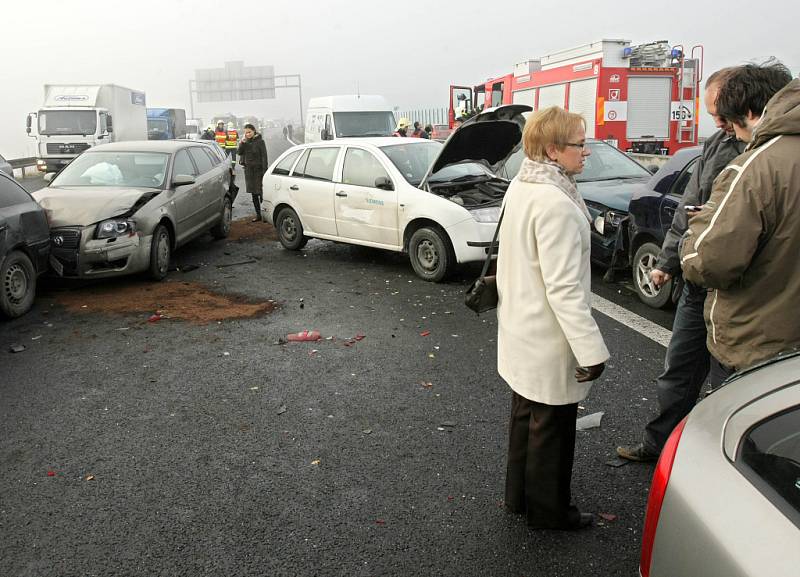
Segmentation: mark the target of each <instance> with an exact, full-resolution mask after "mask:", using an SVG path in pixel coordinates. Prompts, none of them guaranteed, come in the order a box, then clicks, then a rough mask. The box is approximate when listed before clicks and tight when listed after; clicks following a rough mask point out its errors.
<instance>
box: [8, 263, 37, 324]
mask: <svg viewBox="0 0 800 577" xmlns="http://www.w3.org/2000/svg"><path fill="white" fill-rule="evenodd" d="M0 282H2V287H0V288H2V292H0V312H2V313H3V315H5V316H7V317H9V318H16V317H18V316H21V315H24V314H25V313H26V312H28V311H29V310H30V308H31V306H33V298H34V296H35V295H36V270H35V269H34V268H33V263H32V262H31V259H29V258H28V255H26V254H25V253H24V252H19V251H16V250H15V251H13V252H11V253H9V254H8V256H7V257H6V259H5V260H4V261H3V265H2V267H0Z"/></svg>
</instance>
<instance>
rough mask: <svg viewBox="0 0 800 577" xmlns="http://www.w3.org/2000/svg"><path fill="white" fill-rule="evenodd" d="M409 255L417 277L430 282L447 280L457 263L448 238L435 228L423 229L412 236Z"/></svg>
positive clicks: (409, 243) (409, 242)
mask: <svg viewBox="0 0 800 577" xmlns="http://www.w3.org/2000/svg"><path fill="white" fill-rule="evenodd" d="M408 255H409V257H410V259H411V266H412V267H413V268H414V272H415V273H417V276H418V277H420V278H422V279H424V280H427V281H430V282H439V281H442V280H444V279H445V278H447V275H448V274H450V271H451V269H452V267H453V263H454V262H455V257H454V256H453V254H452V250H451V249H450V243H449V241H448V240H447V237H446V236H445V235H444V233H443V232H441V231H439V230H437V229H435V228H428V227H425V228H421V229H419V230H418V231H416V232H415V233H414V234H413V235H411V240H409V241H408Z"/></svg>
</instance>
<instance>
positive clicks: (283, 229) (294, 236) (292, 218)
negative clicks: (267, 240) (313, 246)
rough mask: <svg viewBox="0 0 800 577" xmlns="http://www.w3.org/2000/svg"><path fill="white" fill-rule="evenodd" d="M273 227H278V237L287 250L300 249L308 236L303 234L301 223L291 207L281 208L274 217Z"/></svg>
mask: <svg viewBox="0 0 800 577" xmlns="http://www.w3.org/2000/svg"><path fill="white" fill-rule="evenodd" d="M275 228H277V229H278V239H279V240H280V241H281V244H282V245H283V248H285V249H287V250H300V249H301V248H303V247H304V246H306V243H307V242H308V237H307V236H305V235H303V224H302V223H301V222H300V218H299V217H298V216H297V213H296V212H295V211H293V210H292V209H291V208H288V207H286V208H282V209H281V211H280V212H279V213H278V218H276V219H275Z"/></svg>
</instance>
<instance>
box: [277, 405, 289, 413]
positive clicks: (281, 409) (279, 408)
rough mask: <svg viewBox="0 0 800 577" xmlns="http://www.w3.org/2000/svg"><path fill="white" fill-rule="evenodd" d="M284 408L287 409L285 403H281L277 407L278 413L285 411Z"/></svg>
mask: <svg viewBox="0 0 800 577" xmlns="http://www.w3.org/2000/svg"><path fill="white" fill-rule="evenodd" d="M286 410H287V409H286V405H281V406H280V407H278V414H279V415H282V414H284V413H285V412H286Z"/></svg>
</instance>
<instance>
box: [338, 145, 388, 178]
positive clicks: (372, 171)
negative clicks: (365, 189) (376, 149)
mask: <svg viewBox="0 0 800 577" xmlns="http://www.w3.org/2000/svg"><path fill="white" fill-rule="evenodd" d="M381 176H385V177H387V178H388V177H389V175H388V174H387V173H386V170H385V169H384V168H383V166H382V165H381V163H380V162H378V159H377V158H375V157H374V156H373V155H372V153H370V152H368V151H366V150H363V149H361V148H348V149H347V152H346V153H345V155H344V167H343V168H342V183H343V184H353V185H356V186H369V187H371V188H375V179H376V178H379V177H381Z"/></svg>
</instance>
